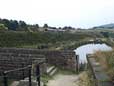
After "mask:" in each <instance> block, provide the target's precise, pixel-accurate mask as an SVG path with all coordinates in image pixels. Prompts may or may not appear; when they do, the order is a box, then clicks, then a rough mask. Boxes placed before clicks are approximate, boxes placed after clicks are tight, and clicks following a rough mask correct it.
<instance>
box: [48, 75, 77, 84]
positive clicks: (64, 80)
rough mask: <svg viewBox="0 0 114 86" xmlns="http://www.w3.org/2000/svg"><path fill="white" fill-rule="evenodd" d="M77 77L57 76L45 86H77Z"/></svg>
mask: <svg viewBox="0 0 114 86" xmlns="http://www.w3.org/2000/svg"><path fill="white" fill-rule="evenodd" d="M77 80H78V75H62V74H58V75H56V76H55V77H54V79H53V80H50V81H49V82H48V83H47V86H78V85H77V84H76V82H77Z"/></svg>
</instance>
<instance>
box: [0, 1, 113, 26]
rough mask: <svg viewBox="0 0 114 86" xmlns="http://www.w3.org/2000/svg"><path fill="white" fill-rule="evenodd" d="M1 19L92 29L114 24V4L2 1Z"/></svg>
mask: <svg viewBox="0 0 114 86" xmlns="http://www.w3.org/2000/svg"><path fill="white" fill-rule="evenodd" d="M0 18H7V19H13V20H23V21H25V22H27V23H28V24H39V25H40V26H43V25H44V24H45V23H47V24H48V25H49V26H56V27H63V26H72V27H76V28H77V27H81V28H90V27H93V26H98V25H102V24H108V23H114V0H0Z"/></svg>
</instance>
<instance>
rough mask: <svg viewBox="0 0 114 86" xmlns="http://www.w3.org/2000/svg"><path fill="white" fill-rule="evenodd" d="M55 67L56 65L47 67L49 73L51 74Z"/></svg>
mask: <svg viewBox="0 0 114 86" xmlns="http://www.w3.org/2000/svg"><path fill="white" fill-rule="evenodd" d="M54 68H55V66H51V67H49V68H48V69H47V74H49V73H50V72H51V71H52V70H53V69H54Z"/></svg>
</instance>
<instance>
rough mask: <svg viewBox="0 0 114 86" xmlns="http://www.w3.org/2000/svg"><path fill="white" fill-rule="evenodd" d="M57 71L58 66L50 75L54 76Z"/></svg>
mask: <svg viewBox="0 0 114 86" xmlns="http://www.w3.org/2000/svg"><path fill="white" fill-rule="evenodd" d="M56 71H57V68H54V69H53V71H51V72H50V74H49V75H50V76H53V75H54V74H55V73H56Z"/></svg>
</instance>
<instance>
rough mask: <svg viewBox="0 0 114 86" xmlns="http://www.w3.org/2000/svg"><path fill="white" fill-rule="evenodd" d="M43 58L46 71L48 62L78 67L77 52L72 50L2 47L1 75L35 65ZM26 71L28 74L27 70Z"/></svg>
mask: <svg viewBox="0 0 114 86" xmlns="http://www.w3.org/2000/svg"><path fill="white" fill-rule="evenodd" d="M42 60H43V61H44V60H45V63H44V64H43V65H41V64H40V65H41V66H40V67H41V71H42V72H46V63H48V64H52V65H55V66H58V67H62V68H64V69H70V70H74V71H76V69H77V68H76V67H77V66H76V65H77V64H76V62H77V61H76V56H75V52H74V51H72V50H39V49H27V48H0V75H2V73H3V71H6V70H12V69H15V68H21V67H24V66H27V65H34V67H35V65H36V64H39V63H40V62H41V61H42ZM19 73H20V72H19ZM19 73H16V75H19V76H20V75H21V74H22V73H23V72H22V73H21V74H19ZM24 73H25V76H26V74H27V73H26V71H25V72H24ZM13 74H14V73H13ZM20 77H21V76H20ZM21 78H22V77H21Z"/></svg>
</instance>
